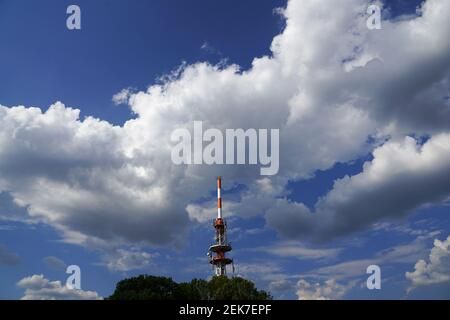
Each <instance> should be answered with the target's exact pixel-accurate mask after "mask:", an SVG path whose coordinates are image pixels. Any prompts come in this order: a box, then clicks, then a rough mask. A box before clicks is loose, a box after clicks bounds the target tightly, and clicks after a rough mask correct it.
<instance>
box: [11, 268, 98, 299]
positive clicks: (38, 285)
mask: <svg viewBox="0 0 450 320" xmlns="http://www.w3.org/2000/svg"><path fill="white" fill-rule="evenodd" d="M17 285H18V286H19V287H20V288H23V289H25V294H24V296H23V297H22V298H21V300H101V299H102V297H100V296H99V295H98V293H97V292H94V291H83V290H76V289H69V288H67V287H66V286H63V285H61V282H60V281H50V280H48V279H46V278H44V276H43V275H42V274H41V275H36V274H35V275H33V276H30V277H26V278H23V279H22V280H20V281H19V282H18V283H17Z"/></svg>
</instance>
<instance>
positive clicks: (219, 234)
mask: <svg viewBox="0 0 450 320" xmlns="http://www.w3.org/2000/svg"><path fill="white" fill-rule="evenodd" d="M221 189H222V179H221V178H220V177H218V178H217V218H216V219H215V220H214V229H216V238H215V239H216V243H215V244H214V245H212V246H211V247H209V256H210V260H209V263H211V264H212V265H213V267H214V274H215V275H216V276H225V275H226V274H227V265H229V264H231V263H233V259H230V258H227V257H226V256H225V253H226V252H229V251H231V249H232V248H231V245H230V244H229V243H228V241H227V224H226V222H225V220H224V219H223V218H222V197H221V195H220V191H221Z"/></svg>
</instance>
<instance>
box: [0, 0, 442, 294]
mask: <svg viewBox="0 0 450 320" xmlns="http://www.w3.org/2000/svg"><path fill="white" fill-rule="evenodd" d="M376 3H377V4H378V5H380V6H381V7H382V29H381V30H369V29H368V28H367V26H366V20H367V18H368V16H369V15H368V14H367V12H366V10H367V7H368V6H369V5H370V4H371V2H370V1H365V0H349V1H343V0H342V1H334V2H333V5H330V4H327V3H326V1H311V0H305V1H295V0H290V1H281V0H280V1H278V0H270V1H269V0H262V1H261V0H254V1H253V0H252V1H237V0H232V1H226V2H225V1H207V0H196V1H190V2H187V1H181V0H180V1H176V0H170V1H166V0H155V1H153V0H152V1H139V0H130V1H122V0H117V1H106V0H96V1H82V0H80V1H77V3H76V4H77V5H78V6H79V7H80V8H81V13H82V15H81V26H82V28H81V30H68V29H67V28H66V19H67V17H68V15H67V14H66V8H67V7H68V6H69V5H70V4H72V2H70V1H56V0H40V1H24V0H14V1H12V0H0V43H1V50H0V74H1V75H3V76H2V77H0V299H20V298H36V297H37V298H39V297H44V298H51V297H56V298H67V299H79V298H81V299H83V298H84V299H91V298H94V299H95V298H100V297H107V296H109V295H110V294H111V293H112V292H113V290H114V287H115V284H116V283H117V281H119V280H121V279H123V278H124V277H130V276H134V275H139V274H144V273H145V274H152V275H164V276H170V277H173V278H174V280H176V281H189V280H191V279H192V278H195V277H196V278H203V279H206V278H208V277H210V276H211V275H212V270H211V267H210V266H209V264H208V262H207V256H206V253H207V249H208V247H209V245H210V244H211V242H212V241H213V234H214V230H213V227H212V219H213V218H214V217H215V212H216V210H215V207H216V205H215V191H216V190H215V185H216V184H215V179H216V177H217V176H218V175H221V176H223V183H224V190H223V194H222V198H223V204H224V209H223V210H224V215H225V217H226V218H227V220H228V229H229V239H230V241H231V242H232V244H233V251H232V252H231V256H232V257H233V258H234V261H235V267H236V272H235V274H236V275H241V276H244V277H246V278H249V279H251V280H253V281H255V283H256V284H257V286H258V288H260V289H265V290H268V291H270V292H271V293H272V295H273V296H274V297H275V298H276V299H322V298H324V299H449V298H450V253H449V252H450V238H449V236H450V232H449V231H450V218H449V214H448V213H449V199H450V162H449V161H448V159H450V100H449V88H450V87H449V84H450V37H449V30H450V22H449V21H450V20H448V13H450V12H449V2H448V1H446V0H427V1H425V2H424V3H423V4H421V3H422V1H406V0H389V1H388V0H385V1H380V2H376ZM445 12H447V15H446V14H444V13H445ZM193 121H203V122H204V125H205V126H207V127H209V128H218V129H219V130H225V129H226V128H244V129H249V128H256V129H258V128H277V129H280V171H279V173H278V174H277V175H275V176H267V177H264V176H260V175H259V168H255V166H251V165H241V166H226V165H213V166H207V165H199V166H186V165H182V166H177V165H174V164H173V163H172V162H171V161H170V148H171V146H172V144H171V142H170V134H171V132H173V130H176V129H178V128H190V126H191V125H192V123H193ZM68 265H78V266H80V268H81V272H82V282H81V285H82V291H80V292H78V293H76V294H74V293H73V292H70V291H67V290H65V288H64V284H65V281H66V278H67V276H68V275H67V274H66V273H65V269H66V267H67V266H68ZM369 265H378V266H380V268H381V275H382V288H381V290H369V289H367V287H366V280H367V277H368V276H369V275H368V274H366V268H367V267H368V266H369ZM56 281H60V283H57V282H56Z"/></svg>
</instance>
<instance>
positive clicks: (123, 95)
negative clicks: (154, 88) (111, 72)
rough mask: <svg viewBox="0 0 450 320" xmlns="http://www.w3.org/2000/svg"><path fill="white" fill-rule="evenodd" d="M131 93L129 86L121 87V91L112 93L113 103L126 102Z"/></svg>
mask: <svg viewBox="0 0 450 320" xmlns="http://www.w3.org/2000/svg"><path fill="white" fill-rule="evenodd" d="M131 93H132V90H131V89H129V88H127V89H122V91H120V92H118V93H116V94H115V95H113V97H112V101H113V102H114V104H115V105H120V104H126V103H127V102H128V99H129V97H130V95H131Z"/></svg>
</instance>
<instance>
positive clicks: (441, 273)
mask: <svg viewBox="0 0 450 320" xmlns="http://www.w3.org/2000/svg"><path fill="white" fill-rule="evenodd" d="M405 275H406V278H407V279H408V280H410V281H411V284H412V288H414V287H418V286H427V285H432V284H442V283H448V282H450V236H448V237H447V239H446V240H443V241H440V240H438V239H436V240H434V247H433V248H432V249H431V252H430V255H429V259H428V261H425V260H423V259H421V260H419V261H417V263H416V264H415V266H414V271H412V272H406V274H405Z"/></svg>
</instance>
